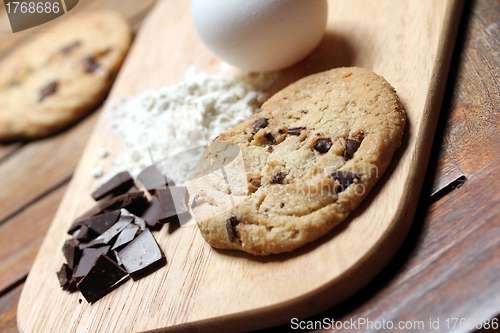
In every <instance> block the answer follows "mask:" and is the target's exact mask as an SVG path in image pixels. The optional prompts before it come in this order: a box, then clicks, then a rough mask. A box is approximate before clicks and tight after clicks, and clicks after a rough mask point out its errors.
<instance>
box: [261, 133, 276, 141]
mask: <svg viewBox="0 0 500 333" xmlns="http://www.w3.org/2000/svg"><path fill="white" fill-rule="evenodd" d="M264 138H265V139H266V140H267V141H269V142H270V143H276V139H275V138H274V136H273V135H272V134H271V133H267V134H266V135H264Z"/></svg>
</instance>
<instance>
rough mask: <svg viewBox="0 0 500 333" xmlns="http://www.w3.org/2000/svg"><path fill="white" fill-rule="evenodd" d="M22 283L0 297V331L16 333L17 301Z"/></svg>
mask: <svg viewBox="0 0 500 333" xmlns="http://www.w3.org/2000/svg"><path fill="white" fill-rule="evenodd" d="M22 287H23V284H20V285H18V286H16V287H15V288H13V289H12V290H10V291H9V292H8V293H6V294H5V295H2V297H0V332H2V333H18V332H19V330H18V328H17V315H16V309H17V303H18V302H19V297H20V296H21V290H22Z"/></svg>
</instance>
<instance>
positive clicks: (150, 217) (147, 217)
mask: <svg viewBox="0 0 500 333" xmlns="http://www.w3.org/2000/svg"><path fill="white" fill-rule="evenodd" d="M156 194H158V193H156ZM159 212H160V200H159V199H158V197H156V196H153V197H152V198H151V200H149V206H148V208H146V210H145V211H144V212H143V213H142V214H141V218H142V219H143V220H144V221H146V224H147V225H148V227H150V228H152V229H154V230H157V229H160V228H161V224H160V223H159V222H158V214H159Z"/></svg>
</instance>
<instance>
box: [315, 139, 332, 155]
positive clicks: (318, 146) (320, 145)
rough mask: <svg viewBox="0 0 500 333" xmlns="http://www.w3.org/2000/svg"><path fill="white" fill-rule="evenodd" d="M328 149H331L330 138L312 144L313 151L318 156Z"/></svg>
mask: <svg viewBox="0 0 500 333" xmlns="http://www.w3.org/2000/svg"><path fill="white" fill-rule="evenodd" d="M330 148H332V139H330V138H320V139H318V140H316V142H315V143H314V150H316V151H318V152H319V153H320V154H324V153H326V152H328V151H329V150H330Z"/></svg>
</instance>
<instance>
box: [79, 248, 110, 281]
mask: <svg viewBox="0 0 500 333" xmlns="http://www.w3.org/2000/svg"><path fill="white" fill-rule="evenodd" d="M109 248H110V247H109V246H103V247H98V248H88V249H85V250H83V254H82V258H81V259H80V262H79V263H78V267H77V268H75V276H74V278H75V279H76V280H77V281H79V280H81V278H83V277H84V276H85V275H87V273H88V272H89V271H90V269H91V268H92V266H93V265H94V262H95V260H96V259H97V257H99V256H100V255H101V254H106V253H108V251H109Z"/></svg>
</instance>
